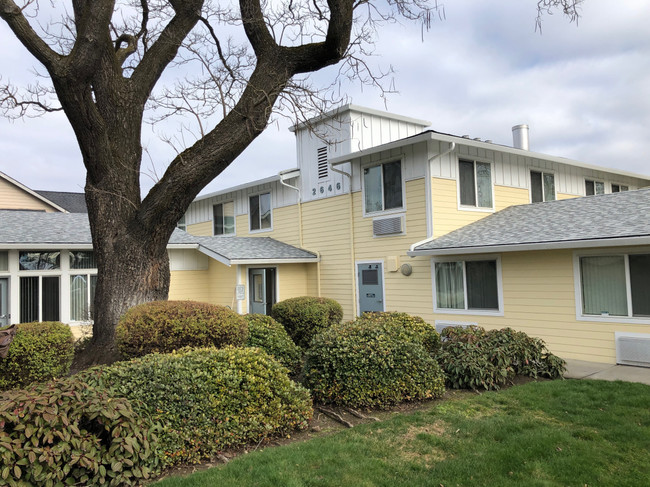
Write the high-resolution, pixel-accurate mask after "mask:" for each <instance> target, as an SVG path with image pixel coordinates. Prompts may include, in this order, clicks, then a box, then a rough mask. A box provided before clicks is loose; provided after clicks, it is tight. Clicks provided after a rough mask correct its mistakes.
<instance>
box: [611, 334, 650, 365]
mask: <svg viewBox="0 0 650 487" xmlns="http://www.w3.org/2000/svg"><path fill="white" fill-rule="evenodd" d="M614 338H615V340H616V363H617V364H623V365H636V366H638V367H650V334H647V333H621V332H616V333H615V334H614Z"/></svg>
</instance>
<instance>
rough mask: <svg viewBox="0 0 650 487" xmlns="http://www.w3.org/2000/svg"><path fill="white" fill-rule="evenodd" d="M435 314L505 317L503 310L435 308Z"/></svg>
mask: <svg viewBox="0 0 650 487" xmlns="http://www.w3.org/2000/svg"><path fill="white" fill-rule="evenodd" d="M433 312H434V313H438V314H449V315H471V316H503V311H502V310H498V309H495V310H488V309H454V308H450V309H446V308H433Z"/></svg>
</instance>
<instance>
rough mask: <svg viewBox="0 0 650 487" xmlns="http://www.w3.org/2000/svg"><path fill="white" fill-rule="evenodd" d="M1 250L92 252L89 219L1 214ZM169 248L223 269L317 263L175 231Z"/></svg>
mask: <svg viewBox="0 0 650 487" xmlns="http://www.w3.org/2000/svg"><path fill="white" fill-rule="evenodd" d="M0 221H1V222H2V224H1V225H0V249H3V250H4V249H17V248H19V249H21V250H49V249H61V248H65V249H72V250H74V249H92V238H91V235H90V225H89V223H88V215H87V214H85V213H45V212H41V211H21V210H0ZM168 248H170V249H173V248H178V249H196V250H198V251H199V252H202V253H204V254H206V255H208V256H209V257H211V258H213V259H215V260H218V261H219V262H222V263H223V264H226V265H228V266H229V265H232V264H251V263H259V264H271V263H300V262H318V260H319V257H318V255H317V254H315V253H313V252H309V251H307V250H303V249H300V248H298V247H294V246H292V245H289V244H285V243H283V242H279V241H277V240H274V239H272V238H269V237H197V236H194V235H190V234H189V233H187V232H184V231H183V230H180V229H178V228H177V229H175V230H174V233H173V234H172V236H171V238H170V240H169V244H168Z"/></svg>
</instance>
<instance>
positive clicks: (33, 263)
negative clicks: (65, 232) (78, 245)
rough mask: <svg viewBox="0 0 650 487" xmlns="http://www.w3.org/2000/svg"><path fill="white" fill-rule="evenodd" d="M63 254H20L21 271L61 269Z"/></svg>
mask: <svg viewBox="0 0 650 487" xmlns="http://www.w3.org/2000/svg"><path fill="white" fill-rule="evenodd" d="M60 259H61V252H58V251H57V252H20V254H19V259H18V260H19V263H20V270H21V271H37V270H56V269H60Z"/></svg>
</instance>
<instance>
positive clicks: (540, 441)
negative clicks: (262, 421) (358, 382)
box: [156, 381, 650, 487]
mask: <svg viewBox="0 0 650 487" xmlns="http://www.w3.org/2000/svg"><path fill="white" fill-rule="evenodd" d="M215 485H229V486H237V487H240V486H274V487H275V486H278V487H292V486H296V487H297V486H354V487H362V486H386V487H389V486H390V487H396V486H409V487H416V486H420V485H422V486H424V485H426V486H435V487H439V486H441V485H442V486H444V487H451V486H484V485H486V486H514V485H517V486H580V487H584V486H647V485H650V386H645V385H641V384H632V383H621V382H615V383H612V382H605V381H554V382H540V383H529V384H526V385H523V386H517V387H512V388H510V389H508V390H504V391H500V392H489V393H484V394H481V395H471V396H467V397H466V398H464V399H460V400H448V401H442V402H438V403H436V404H435V405H434V406H433V407H432V408H431V409H430V410H427V411H424V412H417V413H413V414H400V415H396V416H395V417H393V418H391V419H389V420H387V421H383V422H380V423H373V424H365V425H361V426H357V427H355V428H353V429H349V430H345V431H341V432H339V433H336V434H333V435H331V436H327V437H320V438H316V439H313V440H310V441H307V442H303V443H294V444H290V445H287V446H283V447H278V448H269V449H266V450H264V451H260V452H255V453H251V454H248V455H244V456H241V457H238V458H237V459H235V460H233V461H231V462H230V463H228V464H227V465H224V466H221V467H217V468H212V469H210V470H205V471H202V472H199V473H196V474H193V475H191V476H189V477H172V478H167V479H165V480H163V481H161V482H159V483H157V484H156V486H160V487H171V486H193V487H194V486H215Z"/></svg>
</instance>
